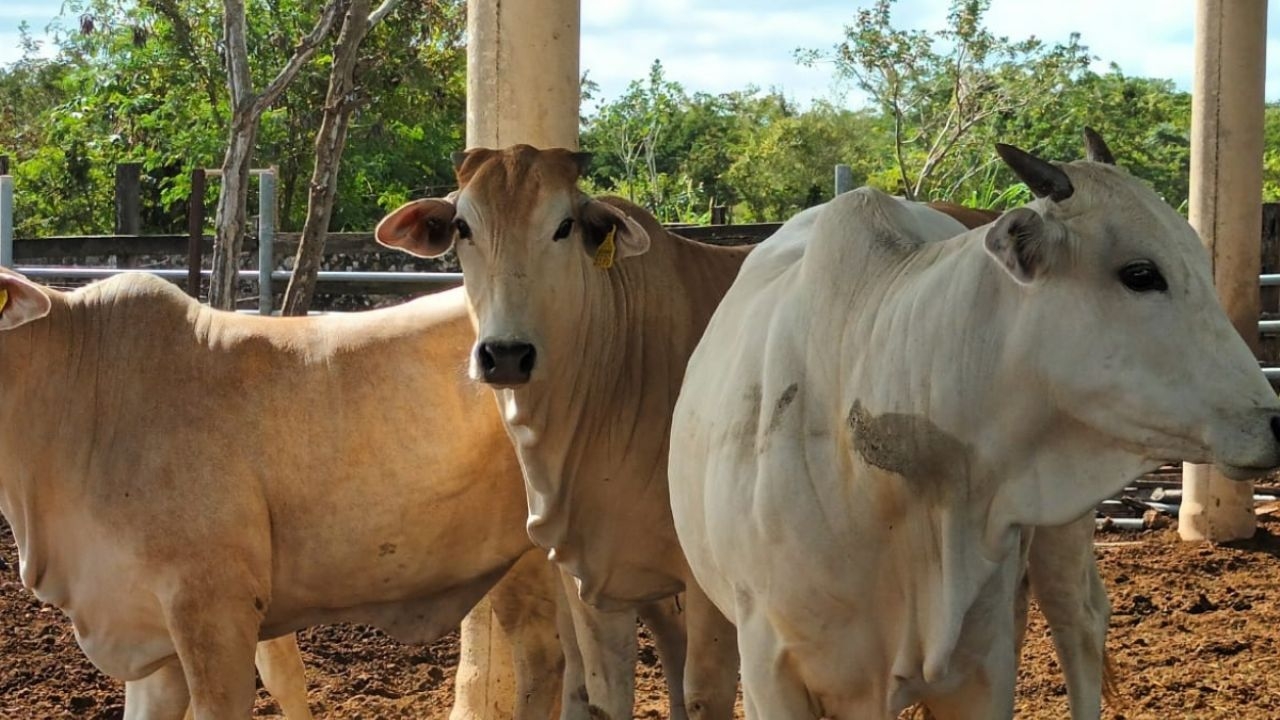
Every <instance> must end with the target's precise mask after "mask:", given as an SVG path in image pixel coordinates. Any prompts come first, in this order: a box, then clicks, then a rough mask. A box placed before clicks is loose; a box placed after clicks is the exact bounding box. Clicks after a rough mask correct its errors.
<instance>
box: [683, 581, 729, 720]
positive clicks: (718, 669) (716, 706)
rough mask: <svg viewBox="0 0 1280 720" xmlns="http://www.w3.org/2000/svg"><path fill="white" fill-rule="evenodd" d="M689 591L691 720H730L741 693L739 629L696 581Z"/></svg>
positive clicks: (687, 669) (686, 676)
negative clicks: (739, 687)
mask: <svg viewBox="0 0 1280 720" xmlns="http://www.w3.org/2000/svg"><path fill="white" fill-rule="evenodd" d="M687 588H688V589H687V591H686V592H685V605H686V609H685V617H686V620H685V622H686V624H687V626H688V628H689V655H688V660H687V662H686V665H685V671H684V696H685V708H686V709H687V710H688V713H689V718H690V720H728V719H729V718H732V717H733V701H734V699H735V698H736V697H737V690H738V642H737V629H736V628H734V626H733V623H731V622H729V621H728V620H727V619H726V618H725V616H724V615H723V614H722V613H721V612H720V610H719V609H718V608H717V607H716V606H715V605H714V604H713V603H712V602H711V600H710V599H709V598H708V597H707V596H706V593H704V592H703V591H702V588H701V587H699V586H698V584H697V583H696V582H689V583H688V585H687Z"/></svg>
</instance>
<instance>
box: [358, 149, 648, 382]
mask: <svg viewBox="0 0 1280 720" xmlns="http://www.w3.org/2000/svg"><path fill="white" fill-rule="evenodd" d="M587 159H588V158H587V156H585V155H583V154H580V153H572V152H570V151H568V150H563V149H551V150H536V149H534V148H531V147H529V146H526V145H521V146H515V147H512V148H508V149H505V150H487V149H479V150H471V151H468V152H467V153H465V154H462V155H461V156H460V157H458V158H456V160H457V163H458V179H459V183H460V185H461V188H460V190H459V191H458V192H457V193H455V195H454V196H453V197H452V201H449V200H419V201H415V202H413V203H409V204H407V205H405V206H403V207H401V208H400V209H398V210H396V211H395V212H394V213H392V214H391V215H389V216H388V217H387V218H385V219H384V220H383V221H382V222H381V223H379V226H378V230H377V233H376V234H377V237H378V241H379V242H381V243H383V244H384V245H389V246H394V247H398V248H401V249H404V250H407V251H408V252H411V253H413V254H417V255H423V256H433V255H438V254H440V253H443V252H444V251H445V250H447V249H448V248H449V246H450V245H452V246H453V247H454V248H455V249H456V251H457V254H458V260H459V262H460V263H461V265H462V271H463V275H464V278H465V285H466V291H467V297H468V299H469V301H470V306H471V312H472V316H473V320H474V322H475V325H476V337H477V340H476V345H475V347H474V349H473V352H472V354H471V365H470V373H471V376H472V378H473V379H476V380H479V381H482V382H485V383H488V384H490V385H493V386H495V387H518V386H522V385H525V384H528V383H530V382H534V381H537V380H538V379H539V378H542V377H546V376H547V375H549V374H550V373H554V372H556V371H557V370H558V369H562V368H563V369H570V368H573V367H575V366H577V365H578V364H580V363H581V362H582V361H583V358H582V357H581V355H582V352H583V351H584V348H585V340H586V338H585V335H584V333H585V332H586V331H587V328H584V327H583V325H584V323H585V316H586V314H587V312H588V311H589V309H590V308H588V305H589V304H590V303H592V302H593V296H592V294H591V292H590V287H591V286H592V284H593V283H596V282H599V280H600V278H602V277H603V275H602V273H605V272H607V271H608V266H611V265H612V263H616V262H618V261H620V260H622V259H623V258H625V257H627V256H630V255H638V254H641V253H643V252H644V251H645V250H647V249H648V243H649V237H648V234H647V233H646V232H645V230H644V229H643V228H642V227H641V226H640V225H639V224H638V223H637V222H636V221H635V220H633V219H632V218H630V217H628V216H627V215H625V214H624V213H622V212H620V211H619V210H618V209H617V208H615V207H613V206H611V205H609V204H607V203H604V202H601V201H598V200H594V199H592V198H590V197H588V196H587V195H585V194H584V193H583V192H582V191H580V190H579V189H578V187H577V179H578V176H579V174H580V173H581V172H582V169H583V168H584V167H585V164H586V162H587Z"/></svg>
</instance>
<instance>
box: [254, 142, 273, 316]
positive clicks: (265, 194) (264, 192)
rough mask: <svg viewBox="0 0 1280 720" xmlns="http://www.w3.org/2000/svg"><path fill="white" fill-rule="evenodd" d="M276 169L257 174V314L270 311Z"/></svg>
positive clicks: (264, 313) (266, 313) (269, 312)
mask: <svg viewBox="0 0 1280 720" xmlns="http://www.w3.org/2000/svg"><path fill="white" fill-rule="evenodd" d="M275 241H276V171H275V168H272V169H270V170H263V171H262V174H260V175H258V314H259V315H270V314H271V311H272V309H273V308H272V295H271V271H272V270H275V267H276V264H275V246H276V242H275Z"/></svg>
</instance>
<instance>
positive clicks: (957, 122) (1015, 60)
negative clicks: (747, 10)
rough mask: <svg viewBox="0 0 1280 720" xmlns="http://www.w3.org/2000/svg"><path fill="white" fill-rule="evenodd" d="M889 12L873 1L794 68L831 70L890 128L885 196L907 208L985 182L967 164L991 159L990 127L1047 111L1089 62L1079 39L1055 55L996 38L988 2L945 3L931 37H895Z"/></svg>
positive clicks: (1036, 45) (888, 5)
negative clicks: (899, 198) (890, 176)
mask: <svg viewBox="0 0 1280 720" xmlns="http://www.w3.org/2000/svg"><path fill="white" fill-rule="evenodd" d="M892 6H893V0H877V2H876V3H875V4H874V5H873V6H872V7H871V8H867V9H863V10H860V11H859V12H858V15H857V17H856V18H855V21H854V24H853V25H851V26H849V27H847V28H846V30H845V39H844V41H843V42H841V43H839V44H838V45H836V46H835V48H834V49H833V50H831V51H819V50H802V51H800V52H799V58H800V60H801V62H806V63H814V62H817V61H819V60H831V61H832V62H833V63H834V65H835V69H836V73H837V75H838V76H839V77H841V78H843V79H846V80H850V81H852V82H853V84H854V85H855V86H856V87H857V88H859V89H860V90H862V91H863V92H864V93H866V94H867V96H868V97H869V98H870V100H871V103H872V105H873V107H874V108H875V109H876V110H878V111H879V112H880V113H881V114H882V115H883V116H884V118H886V120H887V121H888V122H889V123H890V133H891V135H890V136H891V138H892V146H891V147H892V161H893V166H894V170H895V172H896V175H897V177H896V180H895V182H894V187H893V188H892V189H893V190H895V191H897V192H900V193H901V194H903V195H905V196H906V197H909V198H915V197H922V198H923V197H933V196H949V195H953V194H955V193H957V192H958V191H959V190H960V188H961V187H962V186H963V185H964V184H965V183H967V182H969V181H970V180H971V179H973V178H974V177H977V176H979V175H980V174H982V173H983V172H984V170H985V168H984V167H983V165H984V164H978V165H974V164H973V163H972V162H970V161H971V159H972V158H973V157H975V155H976V151H977V150H978V149H979V148H981V151H982V152H983V153H985V154H986V155H990V148H991V143H992V141H993V140H994V139H996V138H994V137H993V134H992V129H993V127H994V124H995V120H997V119H998V118H1000V117H1004V116H1010V115H1017V114H1020V113H1024V112H1027V111H1028V110H1029V109H1031V108H1034V107H1035V106H1036V105H1037V104H1040V103H1046V102H1050V101H1051V99H1052V98H1053V97H1054V96H1055V94H1056V93H1057V92H1059V91H1060V90H1061V89H1062V88H1063V87H1066V86H1068V85H1069V84H1070V83H1071V82H1072V81H1073V80H1074V79H1075V78H1077V77H1079V75H1080V74H1081V73H1083V72H1084V71H1085V70H1086V69H1087V67H1088V64H1089V61H1090V57H1089V55H1088V52H1087V51H1086V49H1085V47H1084V46H1082V45H1081V44H1080V43H1079V36H1077V35H1072V36H1071V38H1070V40H1069V41H1068V42H1066V43H1065V44H1053V45H1049V44H1046V43H1044V42H1043V41H1041V40H1039V39H1037V38H1034V37H1031V38H1027V39H1024V40H1011V39H1009V38H1007V37H1003V36H997V35H994V34H993V33H991V32H990V31H989V30H988V29H987V28H986V27H985V26H984V24H983V16H984V15H985V13H986V12H987V10H988V9H989V8H990V1H989V0H953V2H952V3H951V8H950V11H949V12H948V16H947V19H948V22H947V27H946V29H944V30H942V31H940V32H938V33H936V34H930V33H927V32H924V31H921V30H902V29H899V28H896V27H894V25H893V23H892V18H891V9H892Z"/></svg>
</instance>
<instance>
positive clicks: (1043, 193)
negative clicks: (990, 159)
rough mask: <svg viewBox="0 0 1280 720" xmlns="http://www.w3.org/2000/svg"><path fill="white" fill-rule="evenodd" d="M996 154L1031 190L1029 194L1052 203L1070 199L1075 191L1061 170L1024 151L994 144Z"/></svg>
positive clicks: (1001, 144)
mask: <svg viewBox="0 0 1280 720" xmlns="http://www.w3.org/2000/svg"><path fill="white" fill-rule="evenodd" d="M996 152H997V153H999V155H1000V159H1001V160H1004V162H1005V164H1006V165H1008V166H1009V169H1011V170H1013V172H1014V174H1015V175H1017V176H1018V178H1019V179H1021V180H1022V182H1024V183H1026V184H1027V187H1029V188H1031V192H1032V193H1034V194H1035V196H1036V197H1047V198H1049V199H1050V200H1053V201H1054V202H1061V201H1063V200H1066V199H1067V198H1069V197H1071V194H1072V193H1074V192H1075V190H1076V189H1075V187H1073V186H1072V185H1071V178H1069V177H1067V174H1066V173H1065V172H1063V171H1062V168H1059V167H1058V166H1056V165H1054V164H1052V163H1050V162H1047V161H1045V160H1041V159H1040V158H1038V157H1036V156H1035V155H1032V154H1031V153H1029V152H1026V151H1025V150H1019V149H1018V148H1016V147H1014V146H1012V145H1005V144H1004V143H996Z"/></svg>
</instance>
